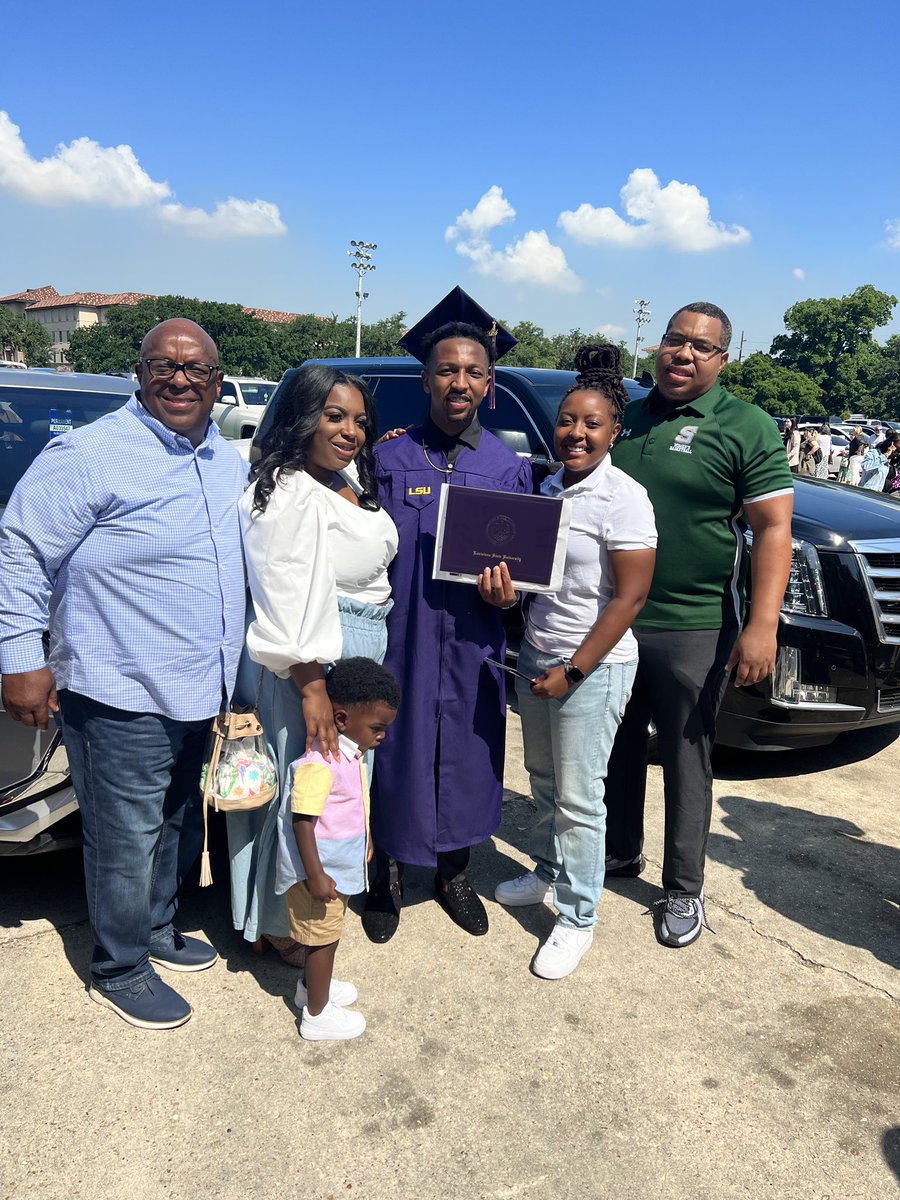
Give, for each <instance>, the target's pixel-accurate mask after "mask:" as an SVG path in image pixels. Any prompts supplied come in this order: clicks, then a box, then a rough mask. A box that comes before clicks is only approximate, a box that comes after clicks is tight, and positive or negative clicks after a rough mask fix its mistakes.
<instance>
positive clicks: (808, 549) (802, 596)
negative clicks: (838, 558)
mask: <svg viewBox="0 0 900 1200" xmlns="http://www.w3.org/2000/svg"><path fill="white" fill-rule="evenodd" d="M781 611H782V612H788V613H804V614H805V615H806V616H808V617H827V616H828V600H827V599H826V597H825V580H824V579H823V578H822V564H821V562H820V561H819V555H818V551H817V550H816V548H815V546H813V545H812V543H811V542H804V541H800V540H796V539H795V540H793V541H792V542H791V573H790V575H789V577H788V583H787V587H786V588H785V590H784V599H783V600H782V602H781Z"/></svg>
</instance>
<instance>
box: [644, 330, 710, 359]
mask: <svg viewBox="0 0 900 1200" xmlns="http://www.w3.org/2000/svg"><path fill="white" fill-rule="evenodd" d="M688 344H690V347H691V349H692V350H693V352H694V357H695V358H699V359H700V361H701V362H705V361H706V359H708V358H712V356H713V355H714V354H724V353H725V351H724V350H723V349H722V347H721V346H716V345H714V344H713V343H712V342H708V341H707V340H706V338H689V337H685V336H684V335H683V334H681V333H664V334H663V339H662V341H661V342H660V345H661V346H665V347H666V348H667V349H669V350H680V349H681V347H682V346H687V345H688Z"/></svg>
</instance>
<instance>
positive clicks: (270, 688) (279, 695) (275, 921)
mask: <svg viewBox="0 0 900 1200" xmlns="http://www.w3.org/2000/svg"><path fill="white" fill-rule="evenodd" d="M392 608H393V602H392V601H391V600H388V602H387V604H378V605H376V604H360V603H359V601H357V600H351V599H350V598H349V597H348V596H338V615H339V617H340V621H341V635H342V640H343V646H342V650H341V657H342V658H354V657H356V656H360V657H362V658H373V659H374V660H375V661H376V662H379V663H380V662H384V652H385V650H386V649H387V625H386V624H385V621H386V620H387V615H388V613H389V612H390V611H391V609H392ZM253 618H254V613H253V606H252V605H248V624H249V622H250V621H252V620H253ZM258 685H259V667H258V666H257V665H256V664H255V663H254V662H252V661H251V659H250V656H249V655H248V654H247V650H246V647H245V648H244V653H243V654H242V655H241V663H240V668H239V670H238V682H237V691H236V696H237V698H238V700H239V702H240V703H242V704H252V703H253V701H254V697H255V695H256V689H257V686H258ZM259 716H260V720H261V721H262V725H263V729H264V730H265V733H266V741H267V742H268V745H269V753H270V754H271V755H272V757H273V758H274V759H275V762H276V763H277V764H278V782H279V791H278V794H277V795H275V796H274V797H273V798H272V800H271V801H270V802H269V804H268V805H267V806H266V807H265V808H257V809H254V810H253V811H252V812H230V813H226V814H225V817H226V821H227V823H228V850H229V855H230V857H231V915H232V919H233V921H234V927H235V929H239V930H243V932H244V937H245V939H246V940H247V941H248V942H255V941H256V939H257V938H258V937H259V936H260V934H262V933H268V934H272V935H273V936H276V937H287V936H288V933H289V930H288V919H287V906H286V904H285V899H284V896H276V894H275V859H276V855H277V852H278V810H279V807H280V805H281V787H283V785H284V781H285V780H286V779H287V773H288V768H289V766H290V764H291V763H292V762H293V761H294V759H296V758H299V757H300V755H301V754H303V751H304V749H305V748H306V723H305V721H304V720H303V703H302V699H301V696H300V692H299V690H298V688H297V685H296V684H295V683H294V681H293V679H279V678H278V676H277V675H274V674H273V673H272V672H271V671H263V675H262V686H261V687H260V690H259ZM366 767H367V770H368V772H369V778H371V776H372V752H371V751H369V753H368V754H367V755H366Z"/></svg>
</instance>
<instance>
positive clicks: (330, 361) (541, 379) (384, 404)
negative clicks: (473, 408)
mask: <svg viewBox="0 0 900 1200" xmlns="http://www.w3.org/2000/svg"><path fill="white" fill-rule="evenodd" d="M314 361H316V362H318V363H321V364H323V365H325V366H328V367H337V368H338V369H340V370H342V371H348V372H349V373H350V374H352V375H359V376H360V377H361V378H362V379H363V380H364V381H365V383H366V386H367V387H368V388H369V390H370V391H371V392H372V395H373V396H374V398H375V404H376V407H377V409H378V426H379V429H381V430H382V431H383V430H385V429H394V428H401V427H405V426H407V425H416V424H419V423H420V422H421V421H422V420H423V418H424V417H425V414H426V413H427V411H428V397H427V396H426V395H425V393H424V391H423V390H422V364H421V363H420V362H417V361H416V360H415V359H413V358H352V359H345V358H325V359H316V360H314ZM304 365H306V364H304ZM297 369H298V368H296V367H294V368H292V369H291V370H289V371H285V373H284V378H283V379H282V381H281V384H280V385H279V386H284V383H285V381H287V380H289V379H290V378H291V377H292V376H293V375H294V373H295V372H296V371H297ZM496 370H497V382H496V393H497V406H496V408H494V409H490V408H488V405H487V402H485V403H484V404H482V405H481V407H480V408H479V410H478V419H479V420H480V422H481V424H482V425H483V426H484V428H485V429H489V430H490V431H491V433H492V434H494V436H495V437H497V438H499V439H500V441H501V442H503V443H504V445H506V446H509V448H510V449H511V450H514V451H515V452H516V454H518V455H520V456H521V457H523V458H530V459H531V463H532V466H533V467H534V468H535V470H536V473H537V474H538V475H539V476H541V477H543V475H545V474H546V473H547V471H548V469H549V467H550V464H551V463H552V461H553V449H552V447H553V427H554V424H555V421H556V410H557V409H558V408H559V402H560V400H561V398H562V395H563V392H565V390H566V388H568V386H569V385H570V384H571V383H572V382H573V380H574V378H575V372H574V371H549V370H539V369H537V368H534V367H505V366H502V365H498V366H497V368H496ZM624 383H625V390H626V391H627V393H628V395H629V397H630V398H631V399H634V398H635V397H639V396H646V395H647V392H648V391H649V389H648V388H646V387H642V386H641V385H640V384H639V383H637V382H636V381H635V380H633V379H626V380H625V381H624ZM276 395H277V393H276ZM275 403H277V401H273V402H272V403H270V405H269V408H268V410H267V412H266V415H265V416H263V418H262V421H261V422H260V425H259V429H258V432H257V433H256V435H255V436H254V438H253V448H252V449H251V461H255V459H256V458H257V457H258V455H259V446H260V444H261V442H262V439H263V438H264V437H265V433H266V430H267V429H268V426H269V424H270V422H271V420H272V416H273V415H274V412H275Z"/></svg>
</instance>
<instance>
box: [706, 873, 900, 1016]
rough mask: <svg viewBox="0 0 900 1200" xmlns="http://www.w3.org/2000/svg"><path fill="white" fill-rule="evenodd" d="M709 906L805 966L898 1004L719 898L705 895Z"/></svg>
mask: <svg viewBox="0 0 900 1200" xmlns="http://www.w3.org/2000/svg"><path fill="white" fill-rule="evenodd" d="M711 906H712V907H715V908H717V909H718V910H719V911H720V912H723V913H725V914H726V916H729V917H733V918H734V919H735V920H737V921H743V923H744V924H745V925H749V927H750V928H751V929H752V930H753V932H754V933H755V934H756V936H757V937H760V938H762V939H763V941H765V942H771V943H773V944H774V945H776V946H781V947H783V948H784V949H785V950H787V951H789V953H791V954H792V955H793V956H794V957H795V958H796V959H798V960H799V961H800V962H801V963H803V965H804V966H805V967H818V968H819V969H820V970H822V971H830V972H831V973H832V974H833V975H842V976H843V977H844V979H849V980H852V982H853V983H858V984H860V986H862V987H864V988H868V990H869V991H871V992H877V993H878V994H879V995H881V996H885V997H886V998H887V999H888V1000H890V1001H891V1002H892V1003H893V1004H900V996H897V995H895V994H894V993H893V992H890V991H888V989H887V988H883V987H879V985H878V984H876V983H872V982H871V981H870V980H868V979H862V978H861V977H860V976H859V975H854V973H853V972H852V971H846V970H844V969H843V968H842V967H836V966H834V965H833V964H832V963H827V962H820V961H819V960H818V959H815V958H810V957H809V955H807V954H804V953H803V952H802V950H798V949H797V947H796V946H792V945H791V943H790V942H789V941H788V940H787V939H786V938H782V937H778V935H777V934H774V933H767V932H766V931H765V930H764V929H760V927H759V926H758V925H757V924H756V923H755V922H754V921H753V920H751V918H750V917H747V916H745V915H744V914H743V913H741V912H738V911H737V910H736V909H733V908H730V907H729V906H728V905H727V904H724V903H723V902H722V901H721V900H713V899H712V898H711V897H707V898H706V907H707V908H709V907H711Z"/></svg>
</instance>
